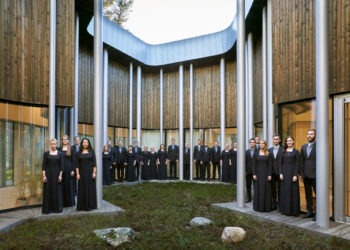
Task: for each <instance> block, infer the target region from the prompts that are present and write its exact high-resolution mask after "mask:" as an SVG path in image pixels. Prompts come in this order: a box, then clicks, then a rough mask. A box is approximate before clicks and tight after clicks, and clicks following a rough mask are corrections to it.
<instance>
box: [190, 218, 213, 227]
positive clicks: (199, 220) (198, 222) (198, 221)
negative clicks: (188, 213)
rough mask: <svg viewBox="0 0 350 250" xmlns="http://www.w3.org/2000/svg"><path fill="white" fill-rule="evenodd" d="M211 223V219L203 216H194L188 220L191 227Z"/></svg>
mask: <svg viewBox="0 0 350 250" xmlns="http://www.w3.org/2000/svg"><path fill="white" fill-rule="evenodd" d="M210 223H211V220H209V219H207V218H204V217H194V218H193V219H192V220H191V221H190V226H191V227H199V226H207V225H209V224H210Z"/></svg>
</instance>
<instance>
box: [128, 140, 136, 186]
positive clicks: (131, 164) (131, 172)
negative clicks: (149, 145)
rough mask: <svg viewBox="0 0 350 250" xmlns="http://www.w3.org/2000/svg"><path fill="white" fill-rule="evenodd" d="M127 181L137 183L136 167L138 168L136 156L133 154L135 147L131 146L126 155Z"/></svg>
mask: <svg viewBox="0 0 350 250" xmlns="http://www.w3.org/2000/svg"><path fill="white" fill-rule="evenodd" d="M126 162H127V168H126V180H127V181H128V182H132V181H135V166H136V155H135V153H134V152H133V147H132V146H131V145H129V147H128V152H127V153H126Z"/></svg>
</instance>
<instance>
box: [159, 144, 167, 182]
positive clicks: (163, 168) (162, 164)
mask: <svg viewBox="0 0 350 250" xmlns="http://www.w3.org/2000/svg"><path fill="white" fill-rule="evenodd" d="M157 156H158V159H157V161H158V179H159V180H166V175H167V159H168V154H167V152H166V150H165V146H164V144H160V149H159V150H158V154H157Z"/></svg>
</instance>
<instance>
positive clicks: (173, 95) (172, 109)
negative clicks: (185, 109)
mask: <svg viewBox="0 0 350 250" xmlns="http://www.w3.org/2000/svg"><path fill="white" fill-rule="evenodd" d="M163 87H164V89H163V101H164V103H163V125H164V129H169V128H174V129H175V128H179V71H166V70H165V69H164V73H163Z"/></svg>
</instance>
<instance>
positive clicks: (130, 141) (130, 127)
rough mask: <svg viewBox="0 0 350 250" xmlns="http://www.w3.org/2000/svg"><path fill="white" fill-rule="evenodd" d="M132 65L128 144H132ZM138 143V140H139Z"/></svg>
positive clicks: (130, 72)
mask: <svg viewBox="0 0 350 250" xmlns="http://www.w3.org/2000/svg"><path fill="white" fill-rule="evenodd" d="M133 74H134V73H133V65H132V63H130V69H129V144H132V127H133V126H132V88H133V82H132V80H133ZM139 143H140V142H139Z"/></svg>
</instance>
